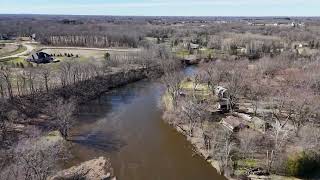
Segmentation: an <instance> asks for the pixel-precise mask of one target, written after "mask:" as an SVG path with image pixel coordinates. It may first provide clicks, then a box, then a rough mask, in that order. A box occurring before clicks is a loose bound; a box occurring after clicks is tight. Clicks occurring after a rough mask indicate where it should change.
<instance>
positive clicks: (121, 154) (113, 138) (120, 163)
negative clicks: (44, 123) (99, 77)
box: [68, 69, 225, 180]
mask: <svg viewBox="0 0 320 180" xmlns="http://www.w3.org/2000/svg"><path fill="white" fill-rule="evenodd" d="M187 73H188V74H190V73H192V70H190V69H188V70H187ZM163 92H164V87H163V86H162V85H161V84H160V83H156V82H150V81H140V82H137V83H133V84H130V85H127V86H125V87H122V88H118V89H115V90H113V91H111V92H109V93H107V94H105V95H103V96H101V97H100V98H99V99H96V100H94V101H90V102H88V103H86V104H85V105H82V106H81V107H80V111H79V112H80V113H79V116H78V121H77V125H76V128H74V129H73V131H72V136H73V142H74V143H73V144H74V145H73V148H72V154H73V156H74V160H73V161H71V162H70V164H68V166H72V165H75V164H77V163H80V162H83V161H86V160H90V159H92V158H96V157H99V156H105V157H107V158H110V160H111V163H112V166H113V168H114V173H115V175H116V176H117V177H118V179H120V180H163V179H166V180H180V179H181V180H195V179H199V180H211V179H214V180H220V179H221V180H222V179H225V178H224V177H223V176H220V175H219V174H218V173H217V172H216V171H215V169H214V168H212V167H211V166H210V164H208V163H207V162H206V161H205V160H203V159H202V158H201V157H199V156H197V155H195V153H194V152H193V150H192V146H191V144H190V143H189V142H188V141H187V140H186V139H185V137H183V136H182V135H181V134H179V133H178V132H176V130H175V129H173V128H172V127H170V126H169V125H167V124H166V123H165V122H164V121H163V120H162V110H161V108H160V107H159V104H160V98H161V95H162V94H163Z"/></svg>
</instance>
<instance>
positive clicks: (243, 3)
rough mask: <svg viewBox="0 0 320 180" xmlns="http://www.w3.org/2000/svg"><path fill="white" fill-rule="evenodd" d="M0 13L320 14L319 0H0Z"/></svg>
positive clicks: (152, 14) (153, 14)
mask: <svg viewBox="0 0 320 180" xmlns="http://www.w3.org/2000/svg"><path fill="white" fill-rule="evenodd" d="M0 14H74V15H78V14H80V15H137V16H140V15H144V16H320V0H0Z"/></svg>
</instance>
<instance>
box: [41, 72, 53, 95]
mask: <svg viewBox="0 0 320 180" xmlns="http://www.w3.org/2000/svg"><path fill="white" fill-rule="evenodd" d="M40 75H41V78H42V81H43V83H44V86H45V89H46V92H47V93H48V92H49V83H50V75H51V69H50V68H49V67H46V66H43V67H41V69H40Z"/></svg>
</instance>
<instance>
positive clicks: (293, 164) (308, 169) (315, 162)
mask: <svg viewBox="0 0 320 180" xmlns="http://www.w3.org/2000/svg"><path fill="white" fill-rule="evenodd" d="M319 168H320V156H319V154H318V153H316V152H302V153H300V154H298V155H295V156H291V157H289V158H288V159H287V162H286V172H287V174H288V175H290V176H296V177H308V176H310V175H312V174H313V173H314V172H316V171H317V170H318V169H319Z"/></svg>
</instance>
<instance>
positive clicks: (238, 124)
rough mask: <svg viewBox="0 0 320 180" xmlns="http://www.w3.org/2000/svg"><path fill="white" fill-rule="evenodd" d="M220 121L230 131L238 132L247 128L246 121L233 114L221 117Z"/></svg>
mask: <svg viewBox="0 0 320 180" xmlns="http://www.w3.org/2000/svg"><path fill="white" fill-rule="evenodd" d="M220 123H221V124H222V125H223V126H224V127H226V128H227V129H228V130H230V131H232V132H239V131H240V130H243V129H249V126H248V124H247V122H246V121H244V120H243V119H241V118H238V117H235V116H228V117H226V118H223V119H222V121H221V122H220Z"/></svg>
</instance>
